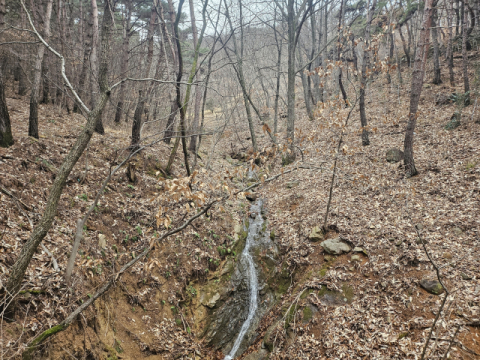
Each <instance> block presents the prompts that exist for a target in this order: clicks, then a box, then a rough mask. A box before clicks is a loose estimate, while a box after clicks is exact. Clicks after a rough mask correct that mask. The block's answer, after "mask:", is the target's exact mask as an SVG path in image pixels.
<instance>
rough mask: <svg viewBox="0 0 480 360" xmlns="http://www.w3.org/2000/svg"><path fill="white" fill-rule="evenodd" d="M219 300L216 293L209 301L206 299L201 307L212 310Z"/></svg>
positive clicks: (218, 295)
mask: <svg viewBox="0 0 480 360" xmlns="http://www.w3.org/2000/svg"><path fill="white" fill-rule="evenodd" d="M219 299H220V294H219V293H216V294H215V295H213V296H212V297H211V298H210V299H208V300H207V301H206V302H205V303H204V304H203V305H205V306H206V307H209V308H210V309H213V308H214V307H215V305H217V301H218V300H219Z"/></svg>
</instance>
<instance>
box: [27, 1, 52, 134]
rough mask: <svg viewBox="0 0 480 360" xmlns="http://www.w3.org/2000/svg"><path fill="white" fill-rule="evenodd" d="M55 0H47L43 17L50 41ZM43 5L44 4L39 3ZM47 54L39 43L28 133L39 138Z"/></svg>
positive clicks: (46, 37)
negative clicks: (41, 95) (43, 76)
mask: <svg viewBox="0 0 480 360" xmlns="http://www.w3.org/2000/svg"><path fill="white" fill-rule="evenodd" d="M52 5H53V0H47V2H46V10H45V15H44V19H43V36H44V37H45V40H46V41H48V39H49V38H50V18H51V16H52ZM37 6H42V4H37ZM44 54H45V46H44V45H43V44H39V45H38V50H37V57H36V59H35V70H34V77H33V84H32V92H31V95H30V116H29V118H28V135H29V136H33V137H34V138H37V139H38V97H39V93H40V82H41V79H42V63H43V56H44Z"/></svg>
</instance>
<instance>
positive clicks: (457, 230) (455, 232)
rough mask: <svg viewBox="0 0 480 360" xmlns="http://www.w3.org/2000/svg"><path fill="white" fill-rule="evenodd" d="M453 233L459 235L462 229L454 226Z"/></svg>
mask: <svg viewBox="0 0 480 360" xmlns="http://www.w3.org/2000/svg"><path fill="white" fill-rule="evenodd" d="M453 233H454V234H455V235H457V236H460V235H462V234H463V231H462V229H460V228H459V227H454V228H453Z"/></svg>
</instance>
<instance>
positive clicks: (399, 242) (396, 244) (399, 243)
mask: <svg viewBox="0 0 480 360" xmlns="http://www.w3.org/2000/svg"><path fill="white" fill-rule="evenodd" d="M402 244H403V240H398V241H397V242H396V243H395V246H400V245H402Z"/></svg>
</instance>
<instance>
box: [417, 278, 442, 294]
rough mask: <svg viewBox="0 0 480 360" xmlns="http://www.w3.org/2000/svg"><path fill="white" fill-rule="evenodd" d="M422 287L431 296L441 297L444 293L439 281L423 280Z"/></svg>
mask: <svg viewBox="0 0 480 360" xmlns="http://www.w3.org/2000/svg"><path fill="white" fill-rule="evenodd" d="M420 286H421V287H422V288H423V289H425V290H426V291H428V292H429V293H430V294H434V295H440V294H442V293H443V292H444V289H443V287H442V285H441V284H440V283H439V282H438V281H437V280H429V279H423V280H421V281H420Z"/></svg>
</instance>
